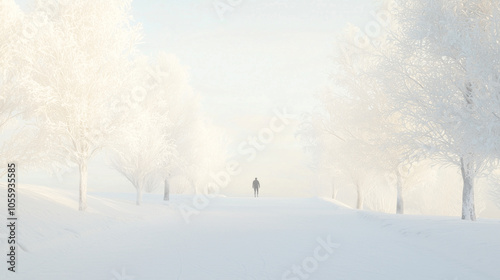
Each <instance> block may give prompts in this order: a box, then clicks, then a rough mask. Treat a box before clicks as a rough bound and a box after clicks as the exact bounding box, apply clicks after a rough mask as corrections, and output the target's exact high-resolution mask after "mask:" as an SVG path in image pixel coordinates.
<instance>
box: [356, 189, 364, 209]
mask: <svg viewBox="0 0 500 280" xmlns="http://www.w3.org/2000/svg"><path fill="white" fill-rule="evenodd" d="M356 192H357V194H358V201H357V204H356V208H357V209H363V195H362V193H361V186H360V185H359V184H356Z"/></svg>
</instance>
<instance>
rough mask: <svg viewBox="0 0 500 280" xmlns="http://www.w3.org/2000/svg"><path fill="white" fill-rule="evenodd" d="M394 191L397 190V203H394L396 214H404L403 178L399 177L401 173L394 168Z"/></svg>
mask: <svg viewBox="0 0 500 280" xmlns="http://www.w3.org/2000/svg"><path fill="white" fill-rule="evenodd" d="M396 190H397V203H396V214H404V204H403V178H402V177H401V172H400V171H399V169H398V168H396Z"/></svg>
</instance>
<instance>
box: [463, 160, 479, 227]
mask: <svg viewBox="0 0 500 280" xmlns="http://www.w3.org/2000/svg"><path fill="white" fill-rule="evenodd" d="M460 169H461V171H462V179H463V182H464V187H463V192H462V220H469V221H475V220H476V210H475V207H474V178H473V177H472V176H471V174H472V170H471V169H472V166H471V163H470V162H465V160H464V158H463V157H461V158H460Z"/></svg>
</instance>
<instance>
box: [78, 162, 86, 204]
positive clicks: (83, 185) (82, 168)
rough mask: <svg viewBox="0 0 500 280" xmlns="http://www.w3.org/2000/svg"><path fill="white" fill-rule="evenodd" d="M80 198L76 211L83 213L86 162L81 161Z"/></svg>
mask: <svg viewBox="0 0 500 280" xmlns="http://www.w3.org/2000/svg"><path fill="white" fill-rule="evenodd" d="M79 168H80V197H79V207H78V210H80V211H85V209H87V178H88V171H87V160H83V161H82V162H81V163H80V165H79Z"/></svg>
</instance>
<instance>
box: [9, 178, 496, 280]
mask: <svg viewBox="0 0 500 280" xmlns="http://www.w3.org/2000/svg"><path fill="white" fill-rule="evenodd" d="M18 191H19V194H20V198H19V199H20V200H19V206H18V208H19V215H18V217H19V220H18V223H19V224H18V233H17V234H18V236H17V238H18V241H19V246H20V249H18V250H19V252H18V272H16V273H15V274H14V273H10V272H8V271H7V269H6V263H5V262H2V263H3V264H2V265H1V268H2V272H1V273H0V278H1V279H29V280H31V279H37V280H39V279H50V280H55V279H71V280H77V279H86V280H90V279H91V280H97V279H106V280H110V279H116V280H122V279H135V280H146V279H196V280H210V279H218V280H220V279H222V280H225V279H227V280H247V279H248V280H253V279H255V280H271V279H275V280H279V279H290V280H292V279H293V280H296V279H324V280H326V279H363V280H368V279H374V280H378V279H380V280H388V279H398V280H406V279H419V280H421V279H436V280H438V279H439V280H445V279H448V280H462V279H463V280H465V279H500V266H499V265H498V264H499V261H500V220H479V221H477V222H464V221H461V220H460V219H459V218H454V217H430V216H408V215H390V214H382V213H375V212H366V211H357V210H352V209H349V208H348V207H345V206H342V205H341V204H339V203H336V202H334V201H329V200H325V199H320V198H259V199H254V198H232V197H231V198H230V197H216V198H213V199H211V200H210V204H209V206H208V207H207V208H206V209H204V210H202V211H201V212H200V213H199V214H198V215H196V216H192V219H191V222H189V223H186V222H185V220H184V219H183V217H182V215H181V214H180V211H179V207H181V205H190V203H191V197H189V196H175V195H173V196H172V201H171V202H169V203H164V202H163V201H162V200H161V199H162V197H161V195H145V197H144V205H142V206H140V207H138V206H136V205H134V203H135V197H134V194H103V193H101V194H99V193H93V194H90V196H89V209H88V211H87V212H86V213H81V212H78V211H77V204H76V201H77V200H76V192H75V191H73V192H69V191H63V190H59V189H57V190H56V189H51V188H47V187H40V186H20V187H19V190H18ZM0 192H1V193H2V196H1V197H4V194H5V193H6V190H5V187H4V186H2V187H1V188H0ZM0 203H3V204H1V205H0V206H2V209H5V208H6V207H4V206H5V205H4V203H5V199H2V201H1V202H0ZM3 216H4V221H5V214H3ZM0 237H1V239H0V240H1V247H2V248H3V249H2V251H3V252H5V251H6V250H7V249H6V248H7V243H6V237H7V232H6V227H5V226H2V230H1V236H0Z"/></svg>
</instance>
